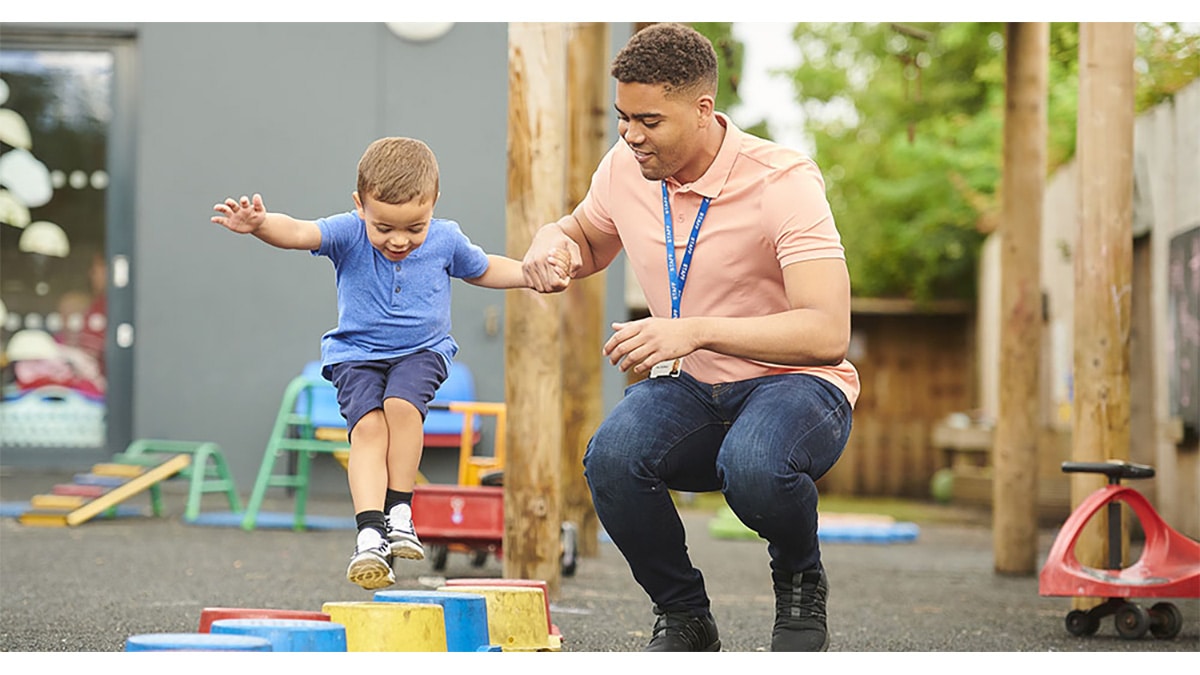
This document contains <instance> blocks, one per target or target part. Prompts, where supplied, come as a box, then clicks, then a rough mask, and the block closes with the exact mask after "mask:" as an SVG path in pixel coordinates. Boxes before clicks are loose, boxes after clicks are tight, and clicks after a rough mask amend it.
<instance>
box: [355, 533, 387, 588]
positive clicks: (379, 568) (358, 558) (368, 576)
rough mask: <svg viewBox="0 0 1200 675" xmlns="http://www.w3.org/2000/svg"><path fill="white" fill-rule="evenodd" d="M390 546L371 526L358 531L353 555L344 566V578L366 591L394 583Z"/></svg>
mask: <svg viewBox="0 0 1200 675" xmlns="http://www.w3.org/2000/svg"><path fill="white" fill-rule="evenodd" d="M389 549H390V546H389V545H388V542H387V541H385V540H384V538H383V537H381V536H379V532H378V531H377V530H375V529H373V528H369V527H368V528H366V529H364V530H361V531H359V533H358V540H357V541H356V542H355V546H354V556H353V557H352V558H350V566H349V567H347V568H346V579H348V580H349V581H350V582H351V583H355V584H358V585H359V586H362V587H363V588H365V589H367V590H368V591H372V590H375V589H377V588H383V587H385V586H391V585H392V584H394V583H396V576H395V575H394V574H392V565H391V561H390V560H389V556H390V555H391V553H390V551H389Z"/></svg>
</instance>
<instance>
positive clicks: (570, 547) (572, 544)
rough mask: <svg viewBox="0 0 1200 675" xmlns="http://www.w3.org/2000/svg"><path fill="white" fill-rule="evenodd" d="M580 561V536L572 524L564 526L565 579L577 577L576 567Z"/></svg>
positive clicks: (563, 554)
mask: <svg viewBox="0 0 1200 675" xmlns="http://www.w3.org/2000/svg"><path fill="white" fill-rule="evenodd" d="M578 559H579V535H578V534H577V533H576V530H575V525H574V524H572V523H563V524H562V573H563V576H565V577H573V576H575V565H576V562H577V561H578Z"/></svg>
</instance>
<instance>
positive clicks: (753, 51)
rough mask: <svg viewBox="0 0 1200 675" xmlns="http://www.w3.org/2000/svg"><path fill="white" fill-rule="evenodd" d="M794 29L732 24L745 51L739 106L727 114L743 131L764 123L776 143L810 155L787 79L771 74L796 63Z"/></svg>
mask: <svg viewBox="0 0 1200 675" xmlns="http://www.w3.org/2000/svg"><path fill="white" fill-rule="evenodd" d="M795 25H796V24H795V23H785V22H770V23H765V22H758V23H742V22H734V24H733V36H734V37H735V38H736V39H738V40H741V41H742V43H743V44H744V45H745V48H746V51H745V53H744V55H743V56H744V58H745V63H743V64H742V80H741V82H740V83H739V84H738V94H739V96H740V97H741V104H740V105H739V106H737V107H736V108H734V109H732V110H730V111H728V112H729V116H730V117H731V118H732V119H733V122H734V124H737V125H738V126H742V127H745V126H749V125H751V124H755V123H756V122H758V121H759V120H761V119H766V120H767V122H768V124H770V127H771V135H772V136H773V138H774V140H775V141H776V142H778V143H779V144H781V145H786V146H788V147H791V148H795V149H797V150H802V151H804V152H807V153H810V154H811V153H812V152H813V148H812V146H811V144H810V143H809V141H808V139H807V138H806V137H805V135H804V129H803V125H804V115H803V114H802V113H801V110H800V106H799V104H797V103H796V101H795V92H794V89H793V88H792V85H791V83H790V82H789V81H788V79H787V76H784V75H773V74H772V73H771V71H772V70H773V69H776V68H780V67H791V66H795V65H796V64H797V63H798V62H799V58H800V56H799V49H798V48H797V47H796V43H795V42H794V41H793V40H792V34H791V32H792V27H793V26H795Z"/></svg>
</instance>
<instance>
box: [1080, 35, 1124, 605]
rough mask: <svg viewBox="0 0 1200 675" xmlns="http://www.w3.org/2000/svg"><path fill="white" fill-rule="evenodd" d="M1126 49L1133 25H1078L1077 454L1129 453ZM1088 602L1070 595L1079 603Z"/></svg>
mask: <svg viewBox="0 0 1200 675" xmlns="http://www.w3.org/2000/svg"><path fill="white" fill-rule="evenodd" d="M1134 52H1135V49H1134V25H1133V24H1132V23H1081V24H1079V113H1078V116H1079V117H1078V127H1077V132H1076V158H1077V161H1078V165H1079V189H1078V198H1079V223H1078V228H1077V230H1076V237H1075V316H1074V321H1075V323H1074V331H1075V348H1074V377H1075V396H1074V405H1073V408H1074V409H1073V411H1072V415H1071V434H1072V436H1071V458H1072V459H1073V460H1075V461H1083V462H1102V461H1106V460H1109V459H1128V457H1129V442H1130V435H1129V359H1130V352H1129V339H1130V317H1131V314H1130V312H1131V304H1132V302H1131V293H1132V276H1133V271H1132V270H1133V125H1134V70H1133V59H1134ZM1102 485H1104V478H1103V477H1102V476H1098V475H1095V474H1081V473H1077V474H1072V475H1071V503H1072V505H1076V506H1077V505H1078V504H1079V502H1081V501H1082V500H1083V499H1084V498H1085V497H1087V495H1089V494H1091V493H1092V492H1093V491H1095V490H1096V489H1097V488H1099V487H1101V486H1102ZM1105 511H1106V510H1105V509H1101V510H1100V512H1099V513H1097V514H1096V517H1095V518H1092V520H1091V522H1090V523H1089V525H1088V526H1087V527H1086V528H1084V531H1083V533H1082V534H1081V535H1080V537H1079V540H1078V541H1077V542H1076V545H1075V553H1076V556H1077V557H1078V558H1079V561H1080V562H1081V563H1082V564H1084V565H1087V566H1090V567H1097V568H1106V567H1108V563H1107V559H1108V535H1107V528H1108V518H1107V514H1106V513H1105ZM1128 530H1129V528H1127V527H1126V528H1123V530H1122V531H1123V532H1125V533H1128ZM1095 602H1096V600H1094V599H1085V598H1076V599H1075V604H1076V606H1077V607H1079V608H1082V607H1084V606H1088V605H1093V604H1095Z"/></svg>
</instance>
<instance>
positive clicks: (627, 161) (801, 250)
mask: <svg viewBox="0 0 1200 675" xmlns="http://www.w3.org/2000/svg"><path fill="white" fill-rule="evenodd" d="M717 118H718V120H719V121H720V123H721V124H723V125H724V126H725V128H726V132H725V140H724V141H723V142H722V144H721V150H720V151H719V152H718V153H717V157H716V159H715V160H714V161H713V163H712V166H710V167H709V168H708V171H706V172H705V173H704V175H703V176H701V177H700V179H699V180H697V181H696V182H694V183H690V184H688V185H680V184H679V183H677V182H675V180H674V179H667V191H668V194H669V196H670V200H671V214H672V216H673V218H674V222H673V223H672V229H673V231H674V239H675V260H676V265H679V264H680V261H681V260H682V258H683V254H684V249H685V247H686V246H687V240H688V237H689V236H690V235H691V232H692V226H693V224H694V223H695V220H696V214H697V212H698V211H699V209H700V203H701V201H702V200H703V198H704V197H709V198H710V199H711V202H710V204H709V208H708V215H707V216H705V219H704V222H703V223H702V225H701V228H700V235H699V237H698V238H697V240H696V245H695V251H694V253H693V254H692V255H693V257H692V261H691V266H690V268H689V270H688V273H687V278H686V280H685V283H684V287H683V296H682V299H681V301H680V316H684V317H687V316H731V317H732V316H761V315H764V314H774V313H778V312H783V311H786V310H788V309H790V306H789V304H788V299H787V295H786V294H785V292H784V286H783V272H782V269H783V268H784V267H786V266H787V265H791V264H793V263H797V262H802V261H805V260H814V259H817V258H841V259H845V252H844V250H843V248H842V243H841V236H840V235H839V234H838V231H837V228H836V226H835V225H834V222H833V214H832V212H831V211H830V209H829V202H828V201H827V200H826V199H825V182H824V179H823V178H822V177H821V173H820V170H819V169H818V168H817V165H816V164H815V163H814V162H813V161H812V160H811V159H810V158H808V157H807V156H805V155H803V154H802V153H800V152H798V151H795V150H792V149H789V148H786V147H783V146H779V145H776V144H773V143H769V142H767V141H764V140H762V139H760V138H757V137H755V136H752V135H750V134H747V133H745V132H743V131H741V130H740V129H738V128H737V127H736V126H734V125H733V123H732V122H730V120H729V118H728V117H726V116H725V115H723V114H721V113H717ZM579 208H580V209H582V213H583V215H584V216H585V217H586V218H587V219H588V221H589V222H591V223H592V224H593V225H594V226H596V228H597V229H599V230H600V231H602V232H606V233H608V234H616V235H618V236H619V237H620V238H621V243H622V245H623V247H624V249H625V255H626V257H627V258H628V260H629V264H630V265H631V267H632V269H633V272H634V275H635V276H636V277H637V280H638V282H639V283H640V284H641V286H642V290H643V292H644V293H645V296H646V303H647V305H648V306H649V308H650V313H651V315H653V316H662V317H669V316H671V297H670V285H669V284H670V281H669V280H668V277H667V253H666V247H665V243H664V240H665V237H664V228H663V205H662V187H661V183H660V182H659V181H649V180H646V179H645V178H643V177H642V173H641V170H640V169H639V168H638V164H637V161H636V160H635V159H634V157H633V152H632V151H631V150H630V149H629V146H628V145H626V144H625V141H623V140H620V141H617V143H616V144H615V145H614V146H613V147H612V149H610V150H609V152H608V154H607V155H605V157H604V159H603V160H602V161H601V162H600V166H599V167H598V168H597V169H596V173H595V174H594V175H593V176H592V184H591V189H590V190H589V191H588V194H587V196H586V197H584V199H583V202H581V203H580V205H579ZM683 364H684V365H683V368H684V370H685V371H687V372H688V373H689V374H690V375H692V376H693V377H695V378H696V379H697V380H700V381H701V382H705V383H708V384H717V383H721V382H734V381H739V380H746V379H750V378H754V377H762V376H765V375H776V374H779V373H791V372H801V373H809V374H812V375H816V376H817V377H820V378H823V379H825V380H828V381H829V382H831V383H833V384H834V385H835V386H837V387H838V388H839V389H841V390H842V392H843V393H845V395H846V399H847V400H848V401H849V402H850V404H851V405H854V403H855V402H856V400H857V399H858V392H859V380H858V371H857V370H856V369H855V368H854V366H853V365H852V364H851V363H850V362H849V361H842V362H841V363H840V364H838V365H836V366H821V367H794V366H781V365H775V364H769V363H765V362H761V361H752V360H748V359H743V358H739V357H734V356H725V355H723V354H717V353H715V352H711V351H707V350H701V351H698V352H694V353H692V354H690V355H688V356H687V357H685V358H684V360H683Z"/></svg>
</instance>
